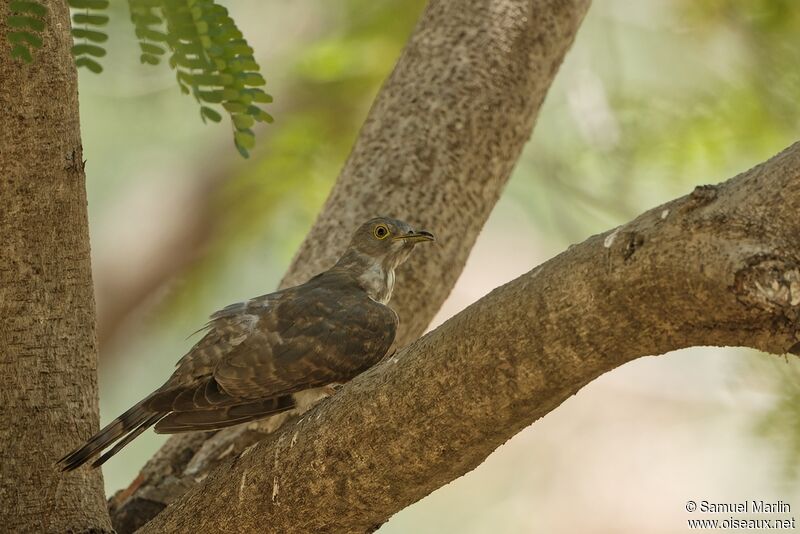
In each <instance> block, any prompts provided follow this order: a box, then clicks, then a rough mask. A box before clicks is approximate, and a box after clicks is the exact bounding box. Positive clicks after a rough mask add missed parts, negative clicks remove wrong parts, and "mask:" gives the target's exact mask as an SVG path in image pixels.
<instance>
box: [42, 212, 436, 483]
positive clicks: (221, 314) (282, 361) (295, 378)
mask: <svg viewBox="0 0 800 534" xmlns="http://www.w3.org/2000/svg"><path fill="white" fill-rule="evenodd" d="M434 240H435V239H434V236H433V234H431V233H430V232H428V231H425V230H414V229H413V228H412V227H411V226H410V225H409V224H408V223H406V222H403V221H400V220H397V219H393V218H389V217H376V218H373V219H370V220H368V221H367V222H365V223H363V224H362V225H361V226H359V227H358V229H357V230H356V231H355V232H354V233H353V236H352V239H351V240H350V242H349V244H348V246H347V248H346V249H345V251H344V253H343V254H342V256H341V257H340V258H339V260H338V261H337V262H336V263H335V264H334V265H333V267H331V268H330V269H328V270H327V271H324V272H322V273H320V274H318V275H316V276H314V277H313V278H311V279H310V280H308V281H307V282H305V283H304V284H301V285H298V286H294V287H290V288H287V289H283V290H280V291H276V292H274V293H269V294H267V295H262V296H259V297H255V298H252V299H249V300H246V301H243V302H238V303H235V304H231V305H229V306H226V307H224V308H222V309H221V310H219V311H217V312H216V313H214V314H212V315H211V317H210V320H209V321H208V323H206V325H205V326H204V327H203V328H202V329H201V330H200V331H205V334H204V335H203V337H202V338H201V339H200V340H199V341H198V342H197V343H196V344H195V345H194V346H193V347H192V348H191V349H190V350H189V352H188V353H186V355H185V356H183V357H182V358H181V359H180V360H179V361H178V363H177V364H176V368H175V371H174V372H173V373H172V375H171V376H170V377H169V379H168V380H167V381H166V382H165V383H164V385H162V386H161V387H159V388H158V389H156V390H155V391H153V392H152V393H150V394H149V395H147V396H146V397H145V398H144V399H142V400H141V401H140V402H138V403H136V404H135V405H134V406H133V407H131V408H130V409H129V410H128V411H126V412H124V413H123V414H122V415H120V416H119V417H117V418H116V419H114V420H113V421H112V422H111V423H109V424H108V425H107V426H106V427H104V428H103V429H102V430H100V431H99V432H98V433H97V434H95V435H93V436H92V437H91V438H89V439H88V441H86V443H85V444H83V445H81V446H79V447H78V448H76V449H75V450H73V451H71V452H70V453H68V454H66V455H65V456H64V457H63V458H61V459H60V460H58V461H57V464H58V465H59V466H60V468H61V470H62V471H72V470H74V469H77V468H78V467H80V466H82V465H83V464H85V463H87V462H89V461H92V464H91V466H92V467H93V468H96V467H99V466H100V465H102V464H103V463H105V462H106V461H107V460H108V459H109V458H111V457H112V456H114V455H115V454H117V453H118V452H119V451H120V450H121V449H122V448H123V447H125V446H126V445H128V444H129V443H130V442H131V441H133V440H134V439H135V438H136V437H138V436H139V435H140V434H141V433H142V432H144V431H145V430H147V429H148V428H150V427H151V426H154V430H155V432H156V433H162V434H173V433H179V432H190V431H204V430H205V431H207V430H218V429H220V428H224V427H228V426H232V425H236V424H240V423H245V422H250V421H254V420H257V419H262V418H266V417H270V416H272V415H275V414H278V413H281V412H286V411H289V410H298V409H304V408H307V405H308V403H309V402H311V401H315V400H318V399H319V398H321V397H322V396H325V394H326V393H330V391H331V388H332V387H335V386H337V385H340V384H344V383H345V382H347V381H349V380H351V379H352V378H354V377H355V376H357V375H359V374H360V373H362V372H364V371H365V370H367V369H368V368H370V367H371V366H373V365H374V364H376V363H377V362H379V361H380V360H381V359H382V358H383V357H384V356H386V355H387V353H388V351H389V349H390V347H391V346H392V344H393V342H394V338H395V334H396V332H397V326H398V324H399V319H398V316H397V314H396V313H395V311H394V310H392V308H390V307H389V306H388V305H387V304H388V302H389V299H390V298H391V296H392V291H393V289H394V284H395V269H396V268H397V267H398V266H399V265H400V264H402V263H403V262H404V261H405V260H406V259H407V258H408V256H409V254H410V253H411V251H412V250H413V249H414V247H415V245H417V244H418V243H422V242H426V241H434ZM112 445H113V446H112ZM108 447H111V448H110V449H108ZM106 449H108V450H107V451H106V452H104V453H103V454H102V455H100V453H101V452H103V451H104V450H106ZM98 455H100V456H99V457H98Z"/></svg>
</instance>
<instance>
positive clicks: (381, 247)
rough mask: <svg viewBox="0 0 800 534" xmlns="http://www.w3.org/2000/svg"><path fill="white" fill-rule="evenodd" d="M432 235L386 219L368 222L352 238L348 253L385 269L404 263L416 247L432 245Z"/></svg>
mask: <svg viewBox="0 0 800 534" xmlns="http://www.w3.org/2000/svg"><path fill="white" fill-rule="evenodd" d="M433 240H434V238H433V234H432V233H430V232H427V231H425V230H415V229H414V228H412V227H411V225H410V224H408V223H407V222H404V221H399V220H397V219H391V218H389V217H376V218H374V219H370V220H368V221H367V222H365V223H364V224H362V225H361V226H359V228H358V230H356V231H355V233H354V234H353V239H352V240H351V241H350V246H349V247H348V249H349V250H353V251H356V252H358V254H359V255H361V256H366V257H367V258H370V259H372V260H373V261H374V262H375V263H378V264H381V265H383V266H384V268H386V269H394V268H395V267H397V266H398V265H399V264H401V263H402V262H404V261H405V260H406V258H408V255H409V254H410V253H411V251H412V250H413V248H414V245H416V244H417V243H422V242H425V241H433Z"/></svg>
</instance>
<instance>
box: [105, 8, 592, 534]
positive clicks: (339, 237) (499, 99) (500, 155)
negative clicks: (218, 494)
mask: <svg viewBox="0 0 800 534" xmlns="http://www.w3.org/2000/svg"><path fill="white" fill-rule="evenodd" d="M588 4H589V2H588V0H469V1H463V2H449V1H446V0H432V1H431V3H430V4H429V6H428V7H427V8H426V10H425V12H424V13H423V15H422V18H421V20H420V22H419V23H418V25H417V27H416V29H415V31H414V33H413V35H412V36H411V38H410V40H409V43H408V44H407V46H406V48H405V50H404V52H403V54H402V56H401V57H400V59H399V61H398V63H397V65H396V67H395V69H394V71H393V73H392V75H391V76H390V78H389V79H388V80H387V82H386V84H385V85H384V87H383V88H382V90H381V92H380V94H379V95H378V97H377V100H376V101H375V103H374V105H373V107H372V109H371V111H370V113H369V116H368V118H367V120H366V122H365V124H364V126H363V128H362V130H361V132H360V134H359V138H358V140H357V142H356V145H355V147H354V148H353V152H352V153H351V155H350V158H349V159H348V161H347V163H346V165H345V167H344V169H343V170H342V172H341V174H340V176H339V178H338V181H337V183H336V185H335V187H334V189H333V191H332V192H331V195H330V197H329V198H328V201H327V203H326V204H325V207H324V209H323V210H322V212H321V214H320V216H319V218H318V219H317V222H316V223H315V225H314V227H313V228H312V229H311V232H310V233H309V235H308V237H307V239H306V240H305V242H304V244H303V245H302V247H301V249H300V251H299V252H298V254H297V256H296V257H295V259H294V261H293V263H292V266H291V268H290V269H289V272H288V274H287V275H286V277H285V278H284V280H283V285H284V286H286V285H292V284H295V283H298V282H301V281H304V280H305V279H307V278H309V277H310V276H312V275H313V274H316V273H317V272H319V271H321V270H324V269H326V268H327V267H329V266H330V265H331V264H332V263H333V261H334V259H335V258H336V257H337V256H338V254H339V253H340V252H341V251H342V250H343V248H344V246H345V244H346V241H347V239H348V237H349V234H350V232H351V231H352V228H354V227H356V226H357V225H358V224H359V223H360V222H362V221H363V220H366V219H367V218H369V217H371V216H373V215H376V214H382V215H390V216H393V217H398V218H401V219H405V220H407V221H409V222H411V223H412V224H414V225H418V226H420V227H424V228H429V229H431V230H433V231H435V232H436V235H437V238H438V240H439V246H438V247H437V248H436V249H435V250H434V251H432V252H431V251H428V253H426V254H425V255H424V256H425V257H424V258H421V257H420V256H421V255H418V257H417V258H412V260H411V261H410V265H408V266H406V267H404V268H403V270H402V271H401V272H399V273H398V280H397V285H396V291H395V295H394V297H393V299H392V303H391V305H392V307H394V308H395V310H397V312H398V314H399V316H400V318H401V331H400V333H399V336H398V337H399V344H400V345H401V346H402V345H404V344H406V343H408V342H409V341H411V340H413V339H415V338H416V337H418V336H419V335H420V334H421V333H422V332H423V331H424V329H425V327H426V326H427V325H428V323H429V322H430V320H431V319H432V317H433V315H434V314H435V313H436V311H437V310H438V309H439V307H440V306H441V304H442V302H443V301H444V299H445V298H446V297H447V295H448V294H449V292H450V290H451V289H452V286H453V285H454V283H455V281H456V279H457V278H458V276H459V274H460V273H461V270H462V268H463V266H464V263H465V262H466V259H467V255H468V254H469V251H470V249H471V248H472V246H473V244H474V242H475V239H476V238H477V235H478V233H479V232H480V229H481V228H482V227H483V224H484V223H485V221H486V219H487V218H488V216H489V213H490V212H491V209H492V207H493V206H494V204H495V202H496V201H497V199H498V197H499V195H500V193H501V191H502V189H503V186H504V185H505V183H506V181H507V179H508V177H509V175H510V174H511V170H512V169H513V167H514V165H515V163H516V160H517V157H518V155H519V153H520V151H521V150H522V147H523V145H524V144H525V142H526V141H527V139H528V138H529V137H530V134H531V132H532V129H533V125H534V122H535V119H536V115H537V113H538V110H539V107H540V105H541V103H542V101H543V100H544V96H545V94H546V92H547V89H548V88H549V86H550V84H551V82H552V80H553V78H554V76H555V73H556V71H557V69H558V67H559V65H560V64H561V61H562V59H563V57H564V54H565V53H566V51H567V50H568V48H569V46H570V45H571V43H572V41H573V39H574V37H575V34H576V32H577V29H578V27H579V25H580V23H581V21H582V19H583V16H584V14H585V12H586V10H587V9H588ZM264 435H265V427H263V426H262V427H257V428H256V429H242V428H237V429H230V430H227V431H222V432H219V433H217V434H216V435H214V436H213V437H212V438H211V439H208V440H204V439H203V437H202V436H201V437H198V436H197V435H194V436H177V437H173V438H171V439H170V440H169V441H168V443H167V444H166V445H165V447H164V448H163V449H162V450H161V451H160V452H159V453H158V454H157V455H156V456H155V457H154V458H153V459H152V460H151V461H150V462H149V463H148V464H147V465H146V466H145V468H144V469H143V471H142V473H141V474H140V476H139V477H138V478H137V480H136V481H134V483H133V484H132V485H131V487H130V488H128V489H127V490H124V491H122V492H120V493H119V494H117V495H116V496H115V498H114V499H112V502H111V509H112V518H113V519H114V525H115V528H117V529H118V530H119V531H120V532H129V531H131V530H133V529H135V528H136V527H138V526H139V525H141V524H142V523H143V522H144V521H146V520H148V519H150V518H151V517H153V515H155V514H156V513H158V512H159V511H160V510H161V509H162V508H163V507H164V506H165V505H166V504H168V503H169V502H171V501H172V500H174V499H175V498H176V497H178V496H179V495H181V494H182V493H183V492H185V491H186V489H187V488H189V487H191V486H192V485H194V484H195V481H196V480H199V479H202V478H203V477H205V476H206V475H207V474H208V473H209V471H210V470H211V469H212V468H213V467H215V466H216V465H217V464H218V463H219V462H220V461H222V460H223V459H224V458H225V457H227V456H229V455H231V454H235V453H237V452H240V451H241V450H243V449H244V448H245V447H247V446H249V445H251V444H252V443H254V442H256V441H258V440H259V439H262V438H263V437H264ZM206 437H208V436H206ZM201 445H202V447H201Z"/></svg>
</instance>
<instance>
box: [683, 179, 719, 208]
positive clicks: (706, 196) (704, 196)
mask: <svg viewBox="0 0 800 534" xmlns="http://www.w3.org/2000/svg"><path fill="white" fill-rule="evenodd" d="M689 198H690V204H689V209H690V210H693V209H697V208H700V207H702V206H706V205H708V204H711V203H712V202H714V200H716V198H717V186H716V185H698V186H697V187H695V188H694V191H692V194H691V195H690V196H689Z"/></svg>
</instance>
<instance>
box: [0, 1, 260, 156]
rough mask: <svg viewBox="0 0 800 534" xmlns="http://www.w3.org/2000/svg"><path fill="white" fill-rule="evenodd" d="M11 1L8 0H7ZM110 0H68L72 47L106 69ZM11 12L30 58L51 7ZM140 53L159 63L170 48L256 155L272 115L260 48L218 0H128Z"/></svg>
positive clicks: (25, 6)
mask: <svg viewBox="0 0 800 534" xmlns="http://www.w3.org/2000/svg"><path fill="white" fill-rule="evenodd" d="M0 1H6V0H0ZM108 5H109V0H69V6H70V8H71V9H72V36H73V39H74V41H75V44H74V46H73V47H72V55H73V56H74V57H75V64H76V65H77V66H79V67H84V68H87V69H88V70H90V71H92V72H94V73H99V72H101V71H102V70H103V67H102V65H101V64H100V63H99V61H98V59H99V58H102V57H104V56H105V55H106V50H105V48H104V47H103V46H102V44H103V43H105V42H106V41H107V40H108V35H107V34H106V33H105V32H103V31H102V30H101V28H102V27H104V26H106V25H107V24H108V20H109V18H108V15H106V14H105V13H104V11H105V10H106V9H107V8H108ZM10 6H11V10H10V14H9V17H8V26H9V28H10V31H9V32H8V35H7V38H8V40H9V41H10V42H11V44H12V51H11V53H12V56H14V57H18V58H20V59H22V60H23V61H26V62H30V61H32V59H33V51H34V50H35V49H37V48H41V46H42V35H41V33H42V30H44V28H45V15H46V14H47V8H46V7H45V6H44V5H42V4H40V3H39V2H38V1H36V0H11V4H10ZM128 6H129V8H130V13H131V21H132V22H133V26H134V30H135V32H136V37H137V39H138V40H139V48H140V50H141V54H140V56H139V59H140V61H141V62H142V63H145V64H148V65H158V64H159V63H160V62H161V58H162V57H164V56H166V54H167V52H169V65H170V67H172V69H174V70H175V72H176V77H177V80H178V86H179V87H180V89H181V91H183V92H184V93H186V94H191V95H192V96H194V98H195V99H196V100H197V102H198V103H199V104H200V117H201V118H202V119H203V122H205V121H206V120H210V121H212V122H220V121H221V120H222V114H221V113H220V111H223V112H226V113H227V114H228V115H229V116H230V118H231V124H232V126H233V140H234V144H235V145H236V148H237V149H238V150H239V153H240V154H242V156H244V157H248V156H249V151H250V150H251V149H252V148H253V146H254V145H255V134H254V133H253V126H254V125H255V123H257V122H272V117H271V116H270V115H269V114H268V113H267V112H266V111H264V110H263V109H262V108H261V107H260V105H261V104H267V103H269V102H272V97H271V96H270V95H268V94H267V93H265V92H264V90H263V89H262V88H261V87H262V86H263V85H264V84H265V83H266V82H265V81H264V78H263V77H262V76H261V74H260V72H259V70H260V68H259V66H258V63H256V61H255V59H254V58H253V49H252V48H250V45H248V44H247V41H246V40H245V39H244V36H243V35H242V32H241V31H239V29H238V28H237V27H236V23H235V22H234V21H233V19H232V18H231V17H230V16H229V15H228V10H227V9H225V7H223V6H221V5H219V4H217V3H216V1H215V0H128Z"/></svg>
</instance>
